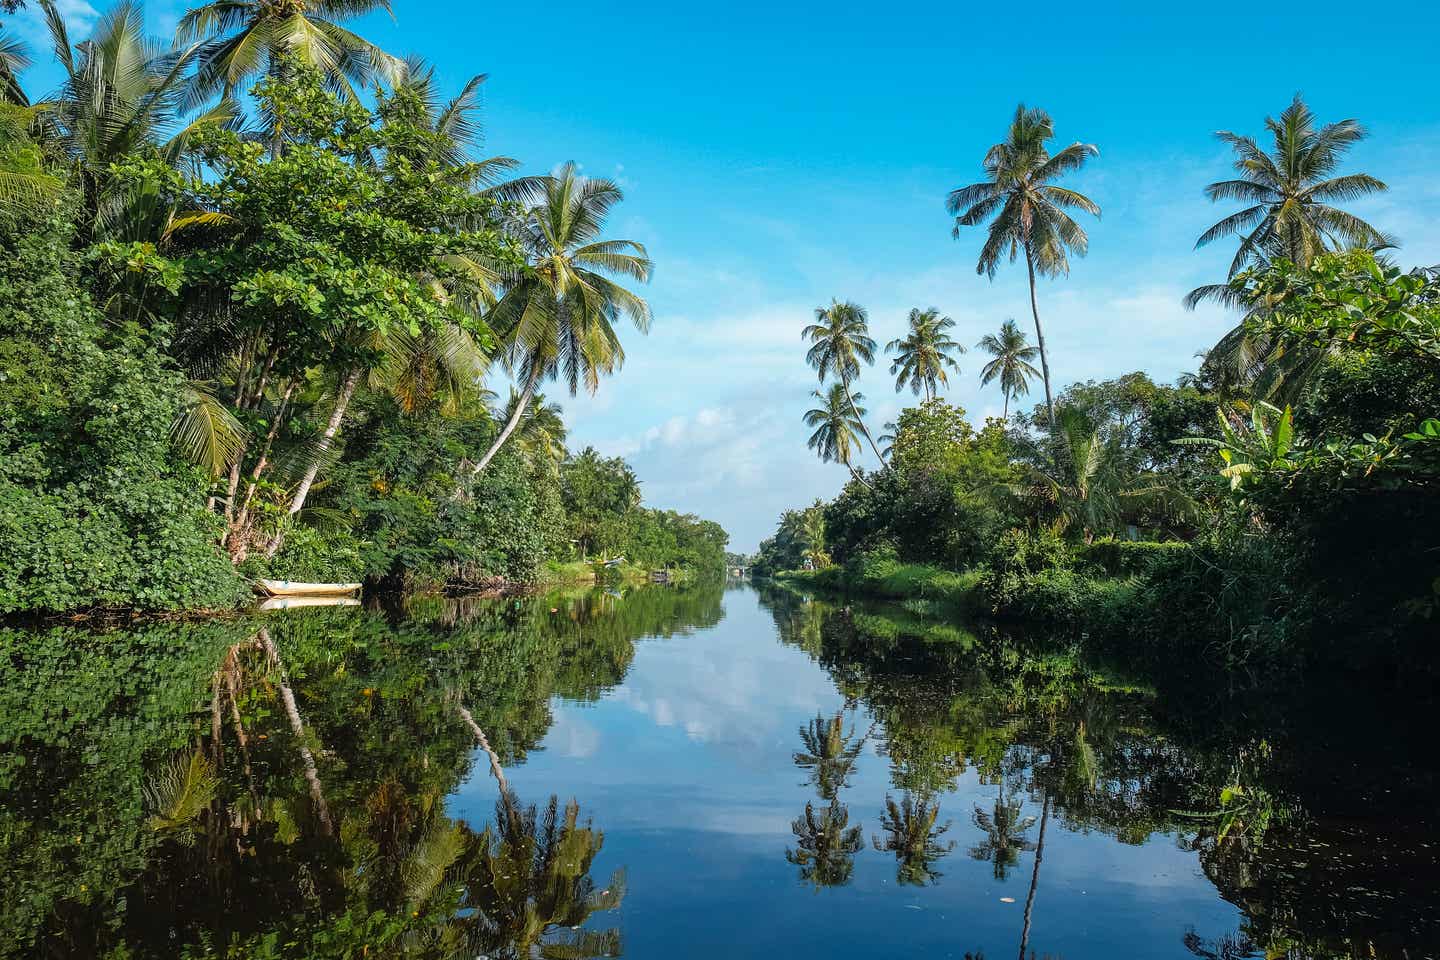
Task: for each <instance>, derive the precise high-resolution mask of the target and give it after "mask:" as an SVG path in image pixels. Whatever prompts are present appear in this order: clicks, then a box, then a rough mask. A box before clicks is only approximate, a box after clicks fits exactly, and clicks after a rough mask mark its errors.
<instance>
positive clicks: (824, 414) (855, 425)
mask: <svg viewBox="0 0 1440 960" xmlns="http://www.w3.org/2000/svg"><path fill="white" fill-rule="evenodd" d="M810 395H811V396H812V397H814V398H815V399H816V400H818V401H820V406H818V407H812V408H810V409H809V410H806V411H805V426H807V427H811V428H813V429H814V431H815V432H814V433H812V434H810V439H809V441H808V442H807V444H806V445H807V446H809V448H810V449H811V450H814V451H816V452H817V453H819V454H820V459H821V460H823V461H824V462H825V463H840V464H844V466H845V468H846V469H848V470H849V471H850V475H851V476H852V477H854V478H855V479H856V480H859V481H860V482H861V483H864V484H865V485H866V486H869V485H870V483H869V481H867V480H866V479H865V478H864V477H863V476H861V475H860V473H859V471H857V470H856V469H855V465H854V462H853V461H854V457H855V451H856V450H857V449H858V448H859V445H860V436H859V431H860V430H863V429H864V424H863V423H862V421H861V418H862V417H864V416H865V408H864V407H856V406H855V397H858V398H860V399H861V400H864V399H865V395H864V394H861V393H857V394H855V396H854V397H852V396H851V395H850V394H849V393H848V392H847V391H846V390H845V385H844V384H840V383H832V384H830V389H829V390H828V391H826V392H825V393H821V392H820V391H819V390H812V391H810Z"/></svg>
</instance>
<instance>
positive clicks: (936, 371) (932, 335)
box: [885, 307, 965, 400]
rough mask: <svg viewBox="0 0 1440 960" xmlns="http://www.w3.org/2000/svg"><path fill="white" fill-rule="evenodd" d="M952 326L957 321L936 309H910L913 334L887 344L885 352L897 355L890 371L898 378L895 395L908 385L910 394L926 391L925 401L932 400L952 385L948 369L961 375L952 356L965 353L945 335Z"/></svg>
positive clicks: (896, 379)
mask: <svg viewBox="0 0 1440 960" xmlns="http://www.w3.org/2000/svg"><path fill="white" fill-rule="evenodd" d="M953 326H955V321H954V320H951V319H950V318H949V317H942V316H940V311H939V310H936V309H935V308H934V307H930V308H929V309H928V310H921V309H920V308H919V307H914V308H912V309H911V310H910V332H909V333H907V334H906V335H905V336H904V337H901V338H898V339H895V340H891V341H890V342H889V343H887V344H885V350H886V352H887V353H893V354H895V362H894V363H892V364H890V372H891V373H892V374H894V375H895V392H896V393H899V392H900V391H901V390H902V389H903V388H904V387H905V385H906V384H909V386H910V392H911V393H915V394H919V393H920V391H921V390H922V389H923V390H924V391H925V399H926V400H933V399H935V393H936V390H937V387H938V385H939V384H942V383H943V384H945V385H946V386H949V385H950V380H949V378H948V377H946V375H945V371H946V369H947V368H948V369H950V370H953V371H954V372H956V373H959V372H960V367H959V366H958V365H957V364H956V363H955V358H954V357H953V356H952V355H953V354H956V353H964V352H965V348H964V347H963V346H961V345H960V344H959V343H957V342H956V341H955V340H954V339H952V338H951V336H950V334H949V333H947V332H946V331H948V330H949V329H950V328H951V327H953Z"/></svg>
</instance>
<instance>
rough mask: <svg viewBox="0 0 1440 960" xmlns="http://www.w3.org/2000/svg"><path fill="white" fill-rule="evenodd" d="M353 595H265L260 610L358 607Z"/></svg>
mask: <svg viewBox="0 0 1440 960" xmlns="http://www.w3.org/2000/svg"><path fill="white" fill-rule="evenodd" d="M358 606H360V601H359V600H357V599H355V598H354V597H266V598H265V599H264V600H261V601H260V606H259V609H260V610H262V611H263V610H297V609H299V608H300V607H358Z"/></svg>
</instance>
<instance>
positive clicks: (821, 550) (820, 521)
mask: <svg viewBox="0 0 1440 960" xmlns="http://www.w3.org/2000/svg"><path fill="white" fill-rule="evenodd" d="M800 539H801V541H802V542H803V543H804V545H805V557H806V559H808V560H809V561H810V564H811V566H813V567H815V568H816V569H817V570H818V569H819V568H820V567H823V566H826V565H828V564H829V563H830V554H828V553H826V552H825V511H824V508H823V507H822V506H821V504H820V503H818V502H817V503H816V504H815V505H814V506H812V507H810V508H809V509H808V510H806V511H805V512H804V513H802V514H801V519H800Z"/></svg>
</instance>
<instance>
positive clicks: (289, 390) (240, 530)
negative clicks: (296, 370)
mask: <svg viewBox="0 0 1440 960" xmlns="http://www.w3.org/2000/svg"><path fill="white" fill-rule="evenodd" d="M298 383H299V381H298V380H296V379H291V381H290V382H289V383H288V384H286V385H285V392H284V394H282V395H281V397H280V408H279V409H278V410H276V411H275V418H274V419H273V420H271V421H270V429H269V430H268V431H267V432H266V434H265V445H264V446H263V447H261V448H260V456H259V458H258V459H257V460H256V461H255V467H254V469H252V470H251V471H250V482H249V484H248V485H247V486H246V488H245V499H244V500H243V501H241V503H240V513H239V515H238V516H237V517H236V519H235V525H234V527H233V528H232V529H231V531H230V535H231V536H236V537H238V538H239V540H238V542H239V544H240V549H241V550H242V551H243V550H244V549H245V545H246V544H245V539H246V538H245V523H246V521H247V520H249V519H250V503H251V501H252V500H254V499H255V490H256V489H257V488H258V487H259V486H260V475H261V474H262V473H264V472H265V468H266V467H268V466H269V465H270V450H271V448H272V447H273V446H274V445H275V437H276V436H278V435H279V433H280V426H281V424H283V423H284V422H285V411H286V410H287V409H288V408H289V406H290V397H291V395H292V394H294V392H295V387H296V385H297V384H298ZM244 559H245V558H244V557H243V556H241V557H238V558H237V560H244Z"/></svg>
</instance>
